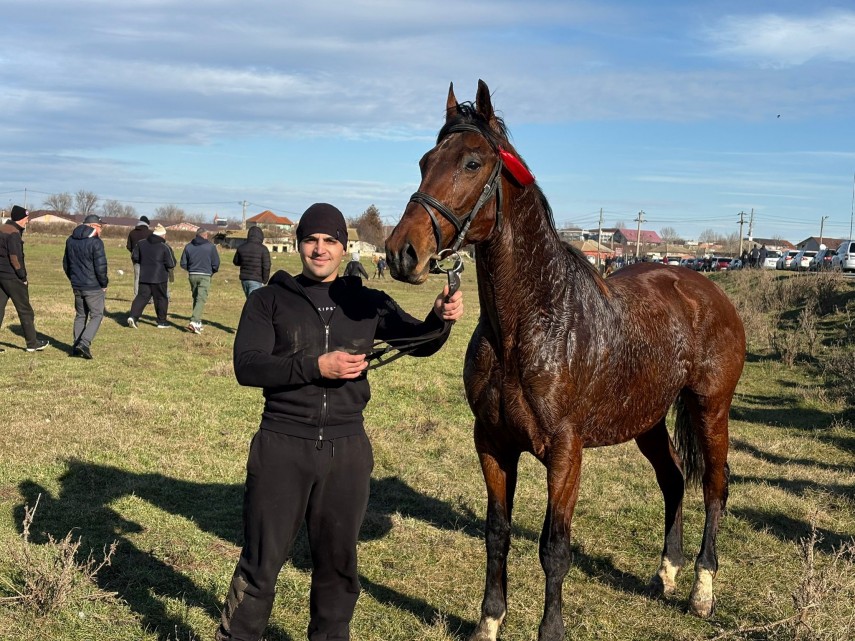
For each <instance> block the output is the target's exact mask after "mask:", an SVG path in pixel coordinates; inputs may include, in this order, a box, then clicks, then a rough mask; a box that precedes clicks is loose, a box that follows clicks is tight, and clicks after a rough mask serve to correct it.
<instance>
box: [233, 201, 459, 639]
mask: <svg viewBox="0 0 855 641" xmlns="http://www.w3.org/2000/svg"><path fill="white" fill-rule="evenodd" d="M297 241H298V244H299V251H300V258H301V260H302V262H303V272H302V274H301V275H299V276H297V277H293V276H291V275H290V274H288V273H286V272H283V271H280V272H277V273H276V274H275V275H274V276H273V278H272V279H271V280H270V283H269V284H268V286H267V287H264V288H262V289H259V290H257V291H256V292H254V293H253V294H252V296H250V297H249V298H248V299H247V302H246V305H245V306H244V309H243V313H242V315H241V319H240V324H239V326H238V330H237V335H236V336H235V345H234V368H235V376H236V377H237V380H238V382H239V383H240V384H241V385H250V386H253V387H261V388H263V389H264V398H265V403H264V412H263V414H262V417H261V426H260V429H259V430H258V432H257V433H256V434H255V436H254V437H253V439H252V443H251V445H250V451H249V459H248V461H247V478H246V486H245V490H244V545H243V550H242V551H241V555H240V560H239V561H238V564H237V568H236V569H235V573H234V577H233V578H232V583H231V587H230V588H229V593H228V595H227V598H226V603H225V607H224V608H223V616H222V623H221V625H220V628H219V630H218V631H217V635H216V638H217V639H218V640H220V641H222V640H225V639H233V640H236V641H256V640H257V639H259V638H260V637H261V635H262V633H263V632H264V628H265V626H266V624H267V620H268V618H269V617H270V612H271V609H272V607H273V597H274V587H275V584H276V578H277V576H278V574H279V570H280V569H281V567H282V565H283V564H284V562H285V560H286V558H287V557H288V555H289V553H290V551H291V546H292V545H293V542H294V537H295V536H296V535H297V531H298V530H299V528H300V525H301V523H302V522H303V521H304V520H305V522H306V526H307V531H308V535H309V545H310V547H311V554H312V566H313V571H312V587H311V594H310V597H309V607H310V621H309V626H308V631H307V634H308V638H309V639H310V641H332V640H334V639H339V640H348V639H350V620H351V618H352V616H353V609H354V607H355V605H356V599H357V597H358V595H359V589H360V586H359V578H358V574H357V569H356V542H357V536H358V534H359V528H360V526H361V524H362V519H363V517H364V516H365V510H366V507H367V505H368V488H369V481H370V476H371V470H372V468H373V466H374V459H373V455H372V451H371V444H370V442H369V441H368V437H367V436H366V434H365V430H364V427H363V418H362V411H363V409H364V408H365V405H366V403H367V402H368V399H369V396H370V390H369V385H368V379H367V378H366V376H365V368H366V367H367V366H368V363H367V361H366V360H365V354H366V353H367V352H368V351H370V350H371V347H372V344H373V342H374V339H375V338H380V339H395V338H411V337H413V338H414V337H417V336H422V335H424V334H426V333H428V332H431V331H433V330H436V329H439V328H442V327H443V323H444V322H450V321H454V320H457V319H458V318H460V316H461V315H462V313H463V301H462V297H461V294H460V292H457V293H455V295H454V296H452V297H451V298H450V299H449V300H446V299H445V296H446V295H447V293H448V288H447V287H446V288H445V289H444V291H443V293H441V294H440V295H439V296H438V297H437V299H436V301H435V302H434V306H433V309H432V310H431V311H430V312H429V314H428V316H427V318H426V319H425V320H424V321H418V320H416V319H415V318H413V317H411V316H410V315H408V314H407V313H406V312H404V311H403V310H402V309H401V308H400V307H399V306H398V305H397V303H395V301H394V300H392V299H391V298H390V297H389V296H388V295H387V294H386V293H385V292H382V291H378V290H374V289H369V288H366V287H364V286H363V285H362V281H361V280H360V279H359V278H350V277H348V278H345V277H342V278H338V277H337V274H338V268H339V265H340V264H341V260H342V257H343V256H344V251H345V247H346V245H347V227H346V225H345V221H344V216H342V214H341V212H340V211H339V210H338V209H336V208H335V207H333V206H332V205H328V204H325V203H316V204H314V205H312V206H311V207H309V209H307V210H306V212H305V213H304V214H303V216H302V218H301V219H300V224H299V225H298V227H297ZM446 337H447V334H445V335H444V336H442V337H440V338H438V339H437V340H435V341H432V342H430V343H427V344H426V345H425V346H423V347H421V348H419V350H417V351H416V352H413V354H414V355H416V356H429V355H430V354H433V353H434V352H436V351H437V350H438V349H439V348H440V347H441V346H442V344H443V343H444V341H445V338H446Z"/></svg>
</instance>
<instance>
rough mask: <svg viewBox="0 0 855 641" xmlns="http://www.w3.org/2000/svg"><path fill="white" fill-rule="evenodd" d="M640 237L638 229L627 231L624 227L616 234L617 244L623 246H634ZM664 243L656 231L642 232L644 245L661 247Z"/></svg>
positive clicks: (643, 230)
mask: <svg viewBox="0 0 855 641" xmlns="http://www.w3.org/2000/svg"><path fill="white" fill-rule="evenodd" d="M638 235H639V232H638V230H637V229H627V228H625V227H622V228H621V229H618V230H617V231H616V232H614V239H615V242H616V243H619V244H621V245H634V244H636V242H638ZM662 242H663V241H662V238H661V237H660V236H659V234H657V233H656V232H655V231H647V230H645V229H642V230H641V244H642V245H659V244H661V243H662Z"/></svg>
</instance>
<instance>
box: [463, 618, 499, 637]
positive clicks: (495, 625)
mask: <svg viewBox="0 0 855 641" xmlns="http://www.w3.org/2000/svg"><path fill="white" fill-rule="evenodd" d="M504 619H505V615H502V616H501V618H499V619H494V618H493V617H481V621H479V622H478V629H477V630H475V633H474V634H473V635H472V636H471V637H469V641H496V637H497V636H498V634H499V626H501V625H502V621H504Z"/></svg>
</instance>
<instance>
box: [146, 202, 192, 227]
mask: <svg viewBox="0 0 855 641" xmlns="http://www.w3.org/2000/svg"><path fill="white" fill-rule="evenodd" d="M154 213H155V215H156V216H157V219H158V220H160V221H165V222H169V223H180V222H183V221H184V220H186V219H187V214H186V213H184V210H183V209H181V207H176V206H175V205H163V206H162V207H156V208H155V210H154Z"/></svg>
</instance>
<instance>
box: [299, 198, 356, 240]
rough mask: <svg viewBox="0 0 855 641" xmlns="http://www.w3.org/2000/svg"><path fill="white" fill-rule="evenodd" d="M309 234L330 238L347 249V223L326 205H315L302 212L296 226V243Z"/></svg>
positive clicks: (332, 208) (338, 213)
mask: <svg viewBox="0 0 855 641" xmlns="http://www.w3.org/2000/svg"><path fill="white" fill-rule="evenodd" d="M311 234H326V235H327V236H332V237H333V238H335V239H336V240H337V241H338V242H340V243H341V244H342V245H343V246H344V247H345V249H346V248H347V223H345V222H344V214H342V213H341V212H340V211H339V210H338V209H336V208H335V207H333V206H332V205H330V204H327V203H315V204H314V205H312V206H311V207H309V208H308V209H307V210H306V211H304V212H303V215H302V216H301V217H300V224H299V225H297V243H301V242H303V239H304V238H305V237H306V236H309V235H311Z"/></svg>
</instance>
